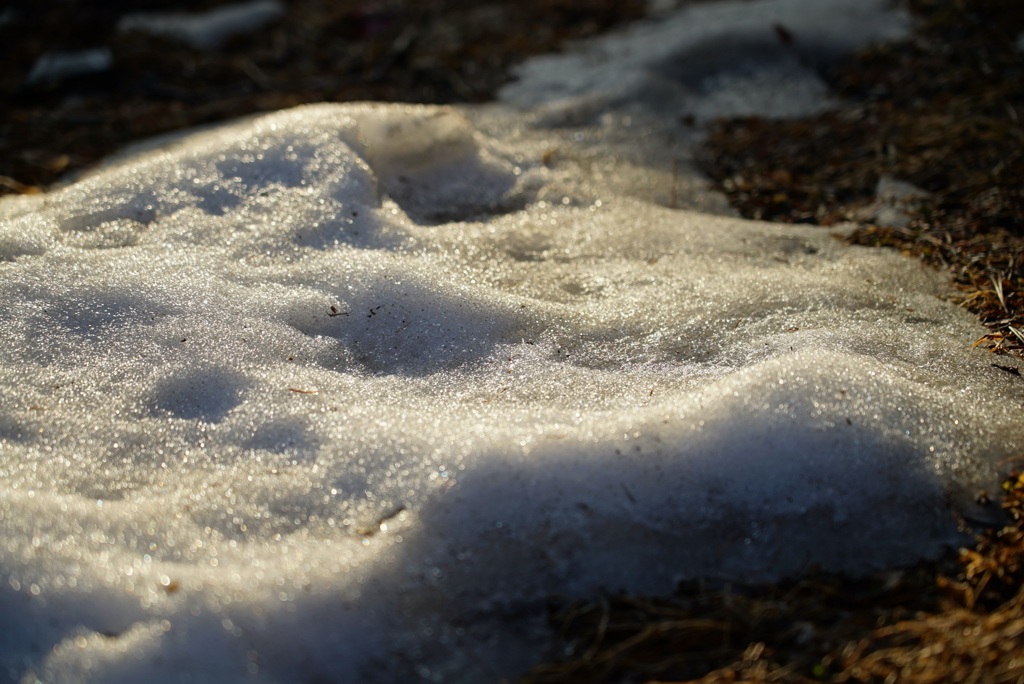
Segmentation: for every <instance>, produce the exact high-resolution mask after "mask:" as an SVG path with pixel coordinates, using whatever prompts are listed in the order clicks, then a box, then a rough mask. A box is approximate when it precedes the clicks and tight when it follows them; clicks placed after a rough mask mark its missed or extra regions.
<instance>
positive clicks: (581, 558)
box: [0, 3, 1024, 682]
mask: <svg viewBox="0 0 1024 684" xmlns="http://www.w3.org/2000/svg"><path fill="white" fill-rule="evenodd" d="M772 4H773V5H774V4H779V3H772ZM744 6H747V4H745V5H744ZM750 6H751V7H753V5H752V4H751V5H750ZM609 112H610V117H606V118H605V119H604V123H603V124H601V125H596V126H581V127H570V128H564V127H563V128H559V127H550V126H545V125H542V124H541V123H539V122H538V120H537V119H536V118H532V119H531V118H528V117H524V116H522V115H520V114H517V113H515V112H512V111H510V110H507V109H506V108H503V107H500V106H499V107H490V108H481V109H465V110H455V109H450V108H443V107H414V106H401V105H318V106H311V107H304V108H299V109H295V110H289V111H285V112H279V113H276V114H271V115H267V116H264V117H260V118H255V119H251V120H247V121H243V122H238V123H235V124H232V125H230V126H225V127H222V128H218V129H215V130H212V131H208V132H204V133H197V134H194V135H189V136H186V137H183V138H181V139H179V140H177V141H173V142H170V143H168V144H166V145H164V146H162V147H158V148H156V149H151V150H149V151H146V152H141V153H139V154H137V155H135V156H131V157H127V158H123V159H121V160H119V161H116V162H111V163H110V165H108V166H107V167H105V168H102V169H99V170H97V171H96V172H94V173H93V174H91V175H89V176H87V177H84V178H82V179H80V180H78V181H77V182H74V183H72V184H70V185H68V186H66V187H64V188H62V189H58V190H55V191H53V192H51V193H49V194H47V195H44V196H42V197H39V198H21V199H16V200H8V201H5V202H2V203H0V297H2V300H3V301H4V306H3V307H2V308H0V347H2V348H3V349H4V353H3V355H0V450H2V455H3V458H2V459H0V538H2V539H3V541H2V542H0V633H2V634H4V635H5V637H4V639H3V640H2V641H0V678H4V679H6V680H8V681H18V680H24V681H34V680H35V679H39V680H42V681H102V682H117V681H126V682H127V681H143V680H146V681H182V680H184V679H191V681H197V682H203V681H209V682H214V681H216V682H230V681H242V680H245V681H266V682H272V681H366V682H392V681H415V680H416V679H419V678H422V679H426V680H429V681H466V682H477V681H496V680H498V679H499V678H500V677H502V676H510V675H514V674H515V673H516V672H517V671H519V670H520V669H521V668H522V667H524V665H525V664H527V663H529V661H530V658H532V657H533V655H534V654H535V653H536V652H537V649H538V648H540V647H541V646H542V645H543V644H544V641H545V638H546V636H547V632H546V628H545V626H544V611H543V602H544V598H545V597H546V596H548V595H550V594H553V593H558V594H570V595H571V594H579V595H582V594H585V593H589V592H593V591H596V590H598V589H602V588H604V589H610V590H616V589H626V590H630V591H657V592H667V591H670V590H671V589H672V588H673V586H674V584H675V583H676V582H677V581H678V580H680V579H683V578H691V577H698V576H699V577H722V576H725V577H739V578H743V579H748V580H749V579H758V578H769V577H777V576H780V575H784V574H788V573H793V572H797V571H800V570H801V569H804V568H806V567H808V566H810V565H812V564H817V565H820V566H822V567H824V568H827V569H831V570H844V571H849V572H864V571H867V570H870V569H873V568H879V567H885V566H891V565H895V564H900V563H905V562H912V561H914V560H916V559H919V558H921V557H925V556H929V555H933V554H935V553H937V552H939V551H940V550H941V549H943V548H944V547H945V546H946V545H948V544H950V543H955V542H956V541H957V536H956V535H957V531H956V524H955V521H954V513H955V512H957V511H959V512H967V513H972V511H971V507H970V501H971V500H972V499H973V495H974V492H975V489H976V488H977V487H980V486H990V485H991V483H992V482H993V478H994V477H995V473H996V467H997V466H996V464H997V463H998V462H999V460H1000V459H1002V458H1004V457H1006V456H1008V455H1010V454H1011V453H1015V452H1016V451H1019V449H1015V448H1014V446H1013V445H1019V444H1021V443H1022V438H1024V434H1022V433H1024V427H1022V426H1021V423H1020V420H1019V415H1018V413H1019V412H1018V410H1017V407H1019V406H1020V403H1021V401H1022V399H1024V388H1022V385H1021V383H1020V382H1019V379H1017V378H1016V377H1014V376H1012V375H1010V374H1008V373H1005V372H1002V371H1000V370H999V369H996V368H993V367H992V364H991V357H990V356H989V355H988V354H987V353H985V352H982V351H979V350H976V349H972V348H971V343H972V342H973V341H974V340H975V339H977V338H978V337H979V336H980V335H981V334H983V330H982V329H981V328H980V327H979V326H978V324H977V323H976V322H975V321H973V319H972V318H971V317H970V316H969V315H968V314H966V313H965V312H963V311H961V310H959V309H957V308H956V307H954V306H952V305H950V304H947V303H945V302H943V301H942V300H941V299H940V297H939V296H937V295H942V294H944V293H947V292H948V285H947V283H946V282H945V280H944V279H943V277H942V276H940V275H939V274H936V273H933V272H930V271H928V270H925V269H923V268H922V267H921V266H920V265H919V264H918V263H916V262H912V261H910V260H906V259H903V258H901V257H900V256H898V255H896V254H892V253H888V252H880V251H872V250H866V249H860V248H850V247H846V246H844V245H843V244H842V243H841V242H840V241H838V240H836V239H834V238H833V237H832V236H831V235H829V234H828V233H827V232H825V231H822V230H821V229H817V228H809V227H801V226H782V225H772V224H767V223H756V222H748V221H742V220H739V219H736V218H732V217H728V216H719V215H714V214H712V213H707V212H706V211H697V210H695V209H696V208H701V209H706V208H707V206H708V204H707V203H709V202H711V203H712V204H713V201H712V200H709V199H708V198H707V196H706V195H707V193H706V192H705V191H703V190H702V187H703V186H702V185H701V181H700V179H698V178H696V177H694V176H692V175H691V174H690V172H689V171H687V170H686V168H685V165H684V166H683V167H681V168H673V169H672V171H671V172H669V170H668V169H667V168H665V167H664V165H663V162H664V161H665V160H666V157H665V155H666V154H668V155H671V154H673V153H674V151H675V148H672V145H671V144H668V143H667V142H666V141H667V140H668V139H669V138H670V137H672V136H676V135H677V133H678V131H677V130H676V129H672V128H669V129H656V128H650V127H648V128H636V127H633V128H630V127H629V126H626V125H625V124H623V120H622V119H621V118H618V117H619V116H620V114H621V112H618V111H616V110H606V112H605V114H608V113H609ZM602 116H603V115H602ZM560 125H562V124H560ZM623 131H625V132H626V133H627V134H628V135H625V136H623ZM675 139H682V138H675ZM659 165H662V166H661V167H660V170H659V168H655V167H658V166H659ZM637 179H640V180H637ZM668 196H671V198H672V201H671V202H669V201H666V199H665V198H666V197H668ZM658 197H660V198H661V199H660V200H659V199H658ZM659 202H660V203H659ZM664 204H672V205H675V206H676V208H671V207H669V206H662V205H664ZM718 206H720V205H718Z"/></svg>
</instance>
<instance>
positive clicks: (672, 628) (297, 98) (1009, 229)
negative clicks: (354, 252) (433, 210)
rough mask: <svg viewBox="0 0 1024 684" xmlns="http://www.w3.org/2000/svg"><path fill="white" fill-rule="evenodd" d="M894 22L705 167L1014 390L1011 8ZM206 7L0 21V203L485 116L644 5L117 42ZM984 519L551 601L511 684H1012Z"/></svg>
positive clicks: (1000, 571)
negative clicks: (928, 274) (982, 332)
mask: <svg viewBox="0 0 1024 684" xmlns="http://www.w3.org/2000/svg"><path fill="white" fill-rule="evenodd" d="M904 2H905V4H906V5H907V6H908V7H909V8H910V9H911V10H912V11H913V12H914V13H915V15H916V17H917V19H918V30H917V31H916V34H915V36H914V37H913V38H912V39H910V40H908V41H906V42H904V43H900V44H896V45H889V46H882V47H876V48H873V49H870V50H868V51H867V52H865V53H864V54H861V55H858V56H857V57H855V58H853V59H851V60H848V61H847V62H844V63H842V64H839V65H836V66H835V67H834V68H833V69H832V70H830V72H829V73H827V74H824V76H825V78H826V80H827V81H828V82H829V83H830V84H832V86H833V88H834V90H835V91H836V93H838V94H839V95H840V96H841V97H842V98H843V99H844V101H845V104H844V105H843V106H842V107H840V108H839V109H838V110H836V111H832V112H828V113H825V114H822V115H820V116H817V117H814V118H810V119H805V120H799V121H789V122H774V121H766V120H763V119H758V118H747V119H737V120H728V121H719V122H716V123H715V124H714V125H713V126H712V128H711V131H710V135H709V139H708V143H707V145H706V146H705V148H704V149H703V150H702V152H701V160H702V164H703V168H704V171H705V172H706V173H707V174H708V175H709V177H711V178H712V179H713V181H714V182H715V183H716V185H717V187H718V188H719V189H720V190H722V191H723V192H725V193H726V195H727V196H728V197H729V199H730V201H731V202H732V204H733V206H735V207H736V208H737V209H738V210H739V211H740V212H741V213H742V214H743V215H744V216H747V217H749V218H763V219H768V220H773V221H784V222H809V223H817V224H820V225H823V226H829V225H834V224H836V223H838V222H841V221H849V220H853V221H854V222H855V223H857V224H858V228H857V230H856V231H855V232H854V234H853V237H852V238H851V240H852V241H853V242H856V243H859V244H866V245H877V246H887V247H892V248H896V249H900V250H901V251H903V252H905V253H907V254H913V255H917V256H919V257H921V258H922V259H924V260H925V261H926V262H928V263H930V264H933V265H936V266H938V267H940V268H945V269H948V270H949V271H950V272H951V274H952V276H953V278H954V281H955V282H956V284H957V285H958V286H959V288H960V289H961V291H962V295H961V296H960V297H959V301H960V302H961V303H962V305H963V306H965V307H967V308H969V309H971V310H972V311H974V312H975V313H977V314H978V316H979V317H980V318H981V319H982V321H983V322H985V323H986V325H987V326H988V328H989V331H990V332H989V334H988V335H986V336H985V337H983V338H981V339H980V340H979V345H980V346H985V347H988V348H989V349H991V350H992V351H993V352H994V355H993V357H992V358H993V366H996V367H997V368H1000V369H1002V370H1005V371H1006V372H1007V373H1010V374H1013V375H1016V376H1018V377H1020V370H1019V369H1020V361H1019V357H1020V355H1021V353H1022V350H1024V125H1022V124H1024V121H1022V120H1024V48H1022V47H1021V46H1020V45H1019V43H1020V42H1021V41H1024V38H1022V37H1021V36H1024V2H1021V1H1020V0H904ZM222 4H225V3H224V2H218V1H216V0H194V1H188V0H178V1H172V0H108V1H105V2H104V1H101V0H51V1H50V2H40V1H39V0H17V1H16V2H14V3H7V4H6V5H3V7H9V6H13V7H14V8H15V9H16V12H17V14H16V18H15V20H14V21H7V22H3V21H0V65H2V67H3V68H2V69H0V101H2V102H3V105H2V107H0V194H9V193H24V192H37V191H39V190H42V189H45V188H46V187H47V186H48V185H50V184H52V183H53V182H55V181H56V180H57V179H58V178H59V177H60V176H61V174H64V173H67V172H69V171H74V170H78V169H81V168H84V167H87V166H89V165H90V164H92V163H94V162H96V161H98V160H99V159H101V158H102V157H104V156H106V155H108V154H110V153H112V152H114V151H116V150H117V149H118V148H120V147H122V146H123V145H125V144H126V143H129V142H133V141H136V140H139V139H141V138H145V137H148V136H152V135H156V134H159V133H163V132H167V131H172V130H177V129H180V128H184V127H188V126H194V125H199V124H205V123H211V122H216V121H221V120H226V119H230V118H234V117H237V116H240V115H243V114H248V113H253V112H259V111H267V110H274V109H280V108H283V107H289V106H294V105H298V104H302V103H306V102H314V101H349V100H364V99H373V100H389V101H407V102H477V101H484V100H487V99H489V98H490V97H492V96H493V94H494V92H495V90H496V89H497V88H498V87H500V86H501V85H502V84H503V83H505V82H507V80H508V78H509V67H510V66H512V65H514V64H516V63H518V62H519V61H521V60H522V59H523V58H525V57H526V56H528V55H531V54H536V53H542V52H551V51H555V50H557V49H559V47H560V46H561V45H563V44H564V42H565V41H567V40H572V39H576V38H584V37H587V36H590V35H593V34H595V33H598V32H600V31H603V30H606V29H608V28H610V27H612V26H615V25H617V24H620V23H623V22H626V21H629V20H632V19H635V18H638V17H640V16H642V14H643V10H644V7H645V2H644V1H643V0H493V1H491V2H487V3H477V2H472V1H471V0H433V1H421V2H416V1H415V0H377V1H372V0H366V1H362V0H337V1H335V2H331V1H330V0H285V4H286V6H287V12H286V15H285V16H284V17H283V18H282V19H281V20H279V21H277V22H276V23H274V24H272V25H270V26H269V27H267V28H266V29H264V30H262V31H260V32H259V33H256V34H253V35H250V36H243V37H240V38H238V39H236V40H233V41H231V42H229V43H228V44H226V45H225V46H223V47H222V48H221V49H219V50H214V51H201V50H195V49H190V48H187V47H183V46H181V45H178V44H176V43H174V42H172V41H168V40H161V39H157V38H153V37H149V36H142V35H137V34H135V35H133V34H124V33H118V32H117V31H116V30H115V28H116V24H117V21H118V18H119V17H120V15H121V14H122V13H124V12H128V11H132V12H135V11H141V10H160V11H167V10H172V9H173V10H186V9H187V10H200V9H205V8H209V7H212V6H216V5H222ZM0 16H3V10H2V9H0ZM783 28H784V27H783ZM96 47H107V48H109V49H110V53H111V55H112V58H113V62H112V66H111V68H110V69H108V70H106V71H103V72H100V73H96V74H92V75H85V76H79V77H74V78H68V79H60V80H53V81H40V82H35V83H29V82H27V76H28V74H29V73H30V72H31V69H32V67H33V65H34V64H35V62H36V60H37V59H38V58H39V57H40V56H41V55H42V54H44V53H45V52H47V51H53V50H78V49H86V48H96ZM883 175H889V176H893V177H895V178H898V179H900V180H904V181H907V182H910V183H913V184H914V185H916V186H917V187H919V188H921V189H923V190H925V191H927V192H928V193H929V195H928V196H927V197H926V198H923V199H920V200H917V201H915V203H914V205H913V206H912V207H910V208H909V212H910V215H911V216H910V220H909V221H908V222H906V224H905V225H902V226H899V227H892V226H888V227H887V226H885V225H877V224H875V223H873V222H872V220H871V219H870V217H868V218H865V214H864V208H865V206H866V205H868V204H869V203H870V202H871V201H872V200H873V199H874V195H875V187H876V184H877V182H878V179H879V177H881V176H883ZM1021 381H1022V382H1024V379H1022V380H1021ZM1021 409H1022V419H1024V407H1021ZM966 410H969V408H968V409H966ZM1021 456H1022V457H1024V445H1021ZM992 498H993V499H994V500H996V503H993V506H998V500H999V499H1000V498H1003V499H1004V500H1005V503H1004V508H1005V509H1006V511H1007V513H1008V515H1007V518H1006V521H1007V522H1006V526H1005V527H1003V528H1002V529H998V530H987V531H982V532H980V533H979V538H978V543H977V545H976V546H975V547H973V548H969V549H963V550H961V551H960V552H959V554H956V553H951V554H950V556H949V557H948V558H945V559H942V560H941V561H940V562H938V563H935V564H926V565H922V566H920V567H917V568H909V569H905V570H902V571H899V572H894V573H889V574H887V575H884V576H879V577H869V578H860V579H857V580H853V579H850V578H843V577H830V576H820V575H816V574H815V573H813V572H810V573H808V574H807V575H806V576H804V577H798V578H793V579H791V580H788V581H785V582H781V583H779V584H777V585H773V586H758V587H741V586H733V587H722V586H697V585H693V586H684V587H680V591H679V594H678V595H677V596H675V597H671V598H668V599H651V598H647V597H638V596H605V597H595V598H594V599H593V600H592V601H584V602H568V603H567V602H559V601H554V602H553V604H552V620H553V623H554V624H555V625H556V626H558V627H559V629H560V630H561V633H562V635H563V640H562V641H561V642H560V643H559V644H557V645H554V646H553V648H552V654H553V655H552V659H551V660H550V661H549V662H547V663H544V664H540V665H538V666H537V667H536V668H535V669H534V671H533V672H532V673H531V674H530V675H529V676H528V677H527V681H530V682H537V683H539V682H581V683H582V682H587V683H590V682H625V681H628V682H634V681H636V682H642V681H669V680H671V681H684V680H696V681H702V682H708V683H710V682H737V681H750V682H821V681H830V682H890V681H892V682H1021V681H1024V656H1022V655H1021V654H1024V590H1022V586H1021V585H1022V581H1024V560H1022V559H1024V479H1022V478H1021V477H1019V476H1017V475H1015V474H1014V475H1012V476H1011V477H1009V479H1008V480H1007V483H1006V485H1005V490H1004V492H1003V493H1002V495H1001V496H999V495H996V494H995V493H993V494H992Z"/></svg>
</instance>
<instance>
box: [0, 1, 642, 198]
mask: <svg viewBox="0 0 1024 684" xmlns="http://www.w3.org/2000/svg"><path fill="white" fill-rule="evenodd" d="M283 3H284V4H285V6H286V8H287V11H286V13H285V15H284V16H283V17H282V18H281V19H280V20H278V21H276V22H274V23H273V24H271V25H270V26H267V27H266V28H264V29H262V30H259V31H257V32H255V33H252V34H249V35H243V36H239V37H237V38H235V39H233V40H231V41H229V42H228V43H227V44H225V45H224V46H222V47H221V48H220V49H217V50H209V51H204V50H197V49H192V48H189V47H186V46H183V45H181V44H178V43H176V42H174V41H172V40H168V39H161V38H157V37H154V36H152V35H145V34H140V33H125V32H119V31H118V30H117V23H118V20H119V18H120V17H121V16H122V15H123V14H127V13H132V12H140V11H160V12H170V11H200V10H205V9H210V8H212V7H217V6H222V5H227V4H231V3H230V2H225V0H44V1H40V0H16V2H15V3H14V7H15V8H16V12H17V14H16V18H15V20H14V21H11V22H7V23H2V24H0V66H2V67H3V68H0V101H3V102H4V103H5V104H4V106H3V108H2V110H0V193H3V192H26V191H31V190H32V189H34V188H37V187H45V186H47V185H49V184H51V183H53V182H54V181H55V180H56V179H57V178H58V177H59V176H60V175H61V174H63V173H66V172H67V171H73V170H76V169H80V168H82V167H85V166H88V165H90V164H92V163H94V162H96V161H97V160H99V159H101V158H102V157H104V156H105V155H107V154H110V153H111V152H113V151H115V150H117V149H118V148H120V147H122V146H123V145H124V144H125V143H127V142H130V141H135V140H139V139H142V138H145V137H148V136H152V135H155V134H159V133H163V132H166V131H172V130H177V129H181V128H185V127H189V126H194V125H198V124H205V123H210V122H216V121H222V120H226V119H230V118H234V117H237V116H240V115H243V114H249V113H253V112H260V111H272V110H276V109H282V108H285V107H291V106H295V105H299V104H303V103H307V102H332V101H338V102H340V101H353V100H385V101H393V102H421V103H441V102H445V103H451V102H479V101H484V100H487V99H489V98H491V97H493V95H494V92H495V90H496V89H497V88H498V87H500V86H501V85H502V84H504V83H505V82H507V80H508V79H509V75H508V70H509V67H510V66H511V65H513V64H515V63H518V62H520V61H522V60H523V59H524V58H525V57H527V56H529V55H532V54H537V53H543V52H553V51H555V50H557V49H558V48H559V47H560V46H561V45H562V44H563V43H564V42H565V41H567V40H572V39H578V38H585V37H587V36H591V35H593V34H595V33H598V32H600V31H602V30H606V29H608V28H609V27H611V26H613V25H615V24H619V23H622V22H625V21H629V20H631V19H636V18H638V17H640V16H642V13H643V8H644V0H525V1H524V0H491V1H490V2H487V3H480V2H474V1H473V0H427V1H423V0H283ZM4 6H6V3H5V4H0V7H4ZM0 13H2V12H0ZM102 47H105V48H109V50H110V52H111V55H112V57H113V62H112V65H111V68H109V69H107V70H105V71H102V72H100V73H95V74H90V75H82V76H78V77H74V78H67V79H56V80H48V81H42V82H34V83H32V82H28V76H29V74H30V73H31V70H32V67H33V65H34V64H35V63H36V61H37V60H38V59H39V57H40V56H42V55H43V54H45V53H47V52H52V51H72V50H83V49H90V48H102Z"/></svg>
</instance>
